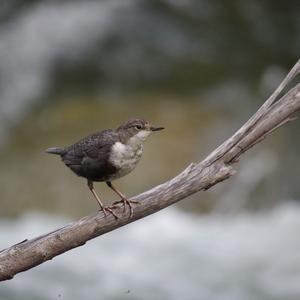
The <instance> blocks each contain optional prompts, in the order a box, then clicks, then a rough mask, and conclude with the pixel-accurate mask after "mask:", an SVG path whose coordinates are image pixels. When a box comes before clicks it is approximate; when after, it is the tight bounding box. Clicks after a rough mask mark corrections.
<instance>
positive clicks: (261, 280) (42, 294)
mask: <svg viewBox="0 0 300 300" xmlns="http://www.w3.org/2000/svg"><path fill="white" fill-rule="evenodd" d="M66 222H67V221H66V220H63V219H59V218H57V217H51V216H46V215H39V214H30V215H26V216H24V217H22V218H20V219H18V220H16V221H10V220H2V221H1V222H0V247H1V248H4V247H6V246H8V245H10V244H12V243H16V242H19V241H21V240H22V239H24V238H29V237H34V236H36V235H37V234H40V233H45V232H47V231H49V230H52V229H55V228H57V227H59V226H61V225H62V224H65V223H66ZM299 231H300V206H297V205H296V204H286V205H285V206H280V207H277V208H275V209H273V210H272V211H269V212H266V213H258V214H253V215H251V214H240V215H238V216H222V215H211V216H204V217H190V216H189V215H186V214H184V213H182V212H179V211H177V210H175V209H173V208H171V209H168V210H164V211H162V212H160V213H158V214H156V215H154V216H150V217H148V218H146V219H144V220H141V221H139V222H135V223H133V224H131V225H129V226H126V227H124V228H122V229H119V230H117V231H114V232H112V233H110V234H107V235H104V236H102V237H99V238H97V239H96V240H93V241H91V242H89V243H88V244H86V245H85V246H83V247H80V248H78V249H76V250H73V251H70V252H68V253H66V254H64V255H61V256H60V257H58V258H55V259H54V260H52V261H51V262H47V263H45V264H43V265H41V266H39V267H37V268H35V269H33V270H30V271H27V272H25V273H21V274H19V275H17V276H16V277H15V278H14V279H13V280H11V281H7V282H4V283H2V284H1V285H0V299H1V300H2V299H3V300H10V299H31V300H32V299H49V300H50V299H73V300H76V299H149V300H150V299H172V300H173V299H175V300H176V299H178V300H179V299H180V300H181V299H197V300H198V299H201V300H202V299H203V300H227V299H228V300H229V299H230V300H254V299H259V300H264V299H266V300H267V299H278V300H283V299H284V300H292V299H295V300H299V299H300V251H299V249H300V238H299Z"/></svg>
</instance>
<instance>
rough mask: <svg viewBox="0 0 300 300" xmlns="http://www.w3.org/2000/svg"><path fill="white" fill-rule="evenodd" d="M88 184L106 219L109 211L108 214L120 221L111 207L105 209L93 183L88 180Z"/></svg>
mask: <svg viewBox="0 0 300 300" xmlns="http://www.w3.org/2000/svg"><path fill="white" fill-rule="evenodd" d="M87 184H88V187H89V189H90V191H91V192H92V194H93V196H94V197H95V199H96V200H97V202H98V204H99V206H100V210H102V211H103V213H104V216H105V217H106V211H108V212H110V213H111V214H112V215H113V216H114V217H115V218H116V219H118V216H117V215H116V214H115V213H114V212H113V211H112V209H110V208H109V207H105V206H104V205H103V204H102V202H101V200H100V198H99V197H98V195H97V193H96V191H95V189H94V184H93V181H90V180H88V183H87Z"/></svg>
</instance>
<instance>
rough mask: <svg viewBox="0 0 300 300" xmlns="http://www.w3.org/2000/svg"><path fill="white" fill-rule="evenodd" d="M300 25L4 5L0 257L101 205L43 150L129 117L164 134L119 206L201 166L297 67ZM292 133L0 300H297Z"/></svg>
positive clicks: (248, 5) (122, 9)
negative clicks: (214, 182) (218, 180)
mask: <svg viewBox="0 0 300 300" xmlns="http://www.w3.org/2000/svg"><path fill="white" fill-rule="evenodd" d="M299 14H300V6H299V2H298V1H293V0H291V1H276V2H275V1H269V0H263V1H258V0H243V1H240V0H234V1H217V0H210V1H202V0H139V1H137V0H122V1H121V0H109V1H108V0H107V1H74V0H68V1H67V0H64V1H63V0H60V1H56V0H52V1H50V0H49V1H46V0H31V1H28V0H27V1H25V0H2V1H1V2H0V166H1V168H0V201H1V202H0V204H1V210H0V249H3V248H6V247H8V246H10V245H11V244H13V243H17V242H20V241H21V240H23V239H25V238H31V237H35V236H36V235H39V234H42V233H46V232H47V231H49V230H53V229H56V228H58V227H59V226H62V225H63V224H65V223H67V222H70V221H71V220H75V219H77V218H79V217H82V216H84V215H86V214H89V213H91V212H93V211H95V209H97V204H96V202H95V200H94V199H93V198H92V196H91V194H90V192H89V190H88V188H87V186H86V182H85V180H83V179H82V178H79V177H76V176H75V175H74V174H73V173H71V171H70V170H68V169H67V168H66V167H65V166H64V165H63V164H62V163H61V162H60V159H59V158H58V157H55V156H51V155H47V154H45V153H44V150H45V149H46V148H48V147H51V146H65V145H69V144H71V143H74V142H76V141H77V140H78V139H80V138H81V137H83V136H85V135H87V134H89V133H92V132H95V131H100V130H102V129H106V128H114V127H117V126H118V125H120V123H122V122H123V121H124V120H127V119H128V118H130V117H143V118H145V119H147V120H149V121H150V122H152V123H153V124H156V125H160V126H164V127H166V130H164V131H162V132H159V133H157V134H155V135H153V136H152V137H151V138H150V139H149V140H148V141H147V143H146V145H145V151H144V155H143V157H142V160H141V162H140V163H139V165H138V167H137V169H136V170H135V171H134V172H132V173H131V174H130V175H128V176H126V177H125V178H122V179H120V180H118V181H116V182H115V185H116V186H117V187H118V188H120V190H121V191H122V192H124V193H125V194H126V195H128V196H133V195H136V194H138V193H141V192H143V191H145V190H147V189H149V188H151V187H153V186H155V185H157V184H159V183H162V182H164V181H166V180H168V179H170V178H172V177H173V176H175V175H176V174H177V173H179V172H180V171H182V170H183V169H184V168H185V167H186V166H187V165H188V164H189V163H191V162H197V161H200V160H201V159H203V158H205V156H206V155H207V154H208V153H210V151H212V150H213V149H214V148H215V147H217V146H218V145H219V144H220V143H221V142H223V141H224V140H225V139H227V138H228V137H229V136H230V135H231V134H233V133H234V131H235V130H236V129H238V128H239V127H240V126H241V125H242V124H243V123H244V122H245V121H246V120H247V119H248V118H249V117H250V116H251V115H252V114H253V113H254V112H255V111H256V110H257V109H258V107H259V106H260V105H261V104H262V103H263V102H264V101H265V100H266V98H267V97H268V96H269V95H270V94H271V93H272V91H273V90H274V89H275V88H276V87H277V85H278V84H279V83H280V81H281V80H282V79H283V77H284V76H285V75H286V73H287V72H288V70H289V69H290V68H291V67H292V66H293V65H294V63H296V61H297V60H298V59H299V53H300V38H299V37H300V21H299V20H300V19H299ZM299 130H300V125H299V121H295V122H293V123H291V124H289V125H287V126H284V127H283V128H281V129H280V130H278V131H276V132H275V133H274V134H272V135H271V136H270V137H269V138H268V139H267V140H266V141H264V142H263V143H261V144H259V145H257V146H256V147H255V148H254V149H253V150H251V151H250V152H249V153H247V154H246V155H245V157H242V160H241V162H240V163H239V164H238V165H236V168H237V169H238V173H237V174H236V175H235V176H234V177H233V178H231V179H230V180H228V181H226V182H224V183H222V184H219V185H218V186H216V187H214V188H213V189H211V190H209V191H208V192H205V193H198V194H196V195H193V196H192V197H189V198H188V199H185V200H184V201H182V202H181V203H178V204H177V205H176V206H173V207H170V208H168V209H165V210H163V211H161V212H159V213H157V214H155V215H154V216H150V217H148V218H146V219H144V220H140V221H138V222H135V223H133V224H131V225H129V226H126V227H125V228H122V229H119V230H117V231H114V232H112V233H110V234H108V235H106V236H104V237H100V238H98V239H96V240H94V241H91V242H90V243H88V244H87V245H85V246H84V247H81V248H78V249H75V250H73V251H71V252H68V253H66V254H64V255H62V256H60V257H58V258H55V259H54V260H53V261H51V262H49V263H46V264H43V265H42V266H39V267H37V268H35V269H33V270H30V271H28V272H26V273H22V274H19V275H17V276H16V278H14V279H13V280H11V281H9V282H4V283H2V285H1V286H0V299H1V300H2V299H3V300H6V299H7V300H13V299H75V300H76V299H84V298H87V299H201V300H202V299H205V300H216V299H220V300H221V299H222V300H224V299H230V300H235V299H237V300H240V299H246V300H248V299H249V300H252V299H253V300H254V299H260V300H264V299H266V300H267V299H278V300H279V299H280V300H282V299H285V300H289V299H295V300H296V299H297V300H298V299H299V297H300V251H299V248H300V241H299V239H297V234H298V232H299V230H300V205H299V199H300V185H299V175H300V164H299V159H300V158H299V152H300V142H299V139H298V137H299ZM95 186H96V190H97V191H98V193H99V194H101V195H102V198H104V199H105V200H104V202H105V203H106V204H109V203H111V202H113V201H114V200H116V197H115V195H114V194H113V193H112V192H111V191H110V190H109V189H108V188H107V187H106V186H105V185H104V184H102V183H98V184H96V185H95ZM158 231H159V232H160V233H161V234H160V235H159V236H157V232H158Z"/></svg>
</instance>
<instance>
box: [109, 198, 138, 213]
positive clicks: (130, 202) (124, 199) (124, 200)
mask: <svg viewBox="0 0 300 300" xmlns="http://www.w3.org/2000/svg"><path fill="white" fill-rule="evenodd" d="M119 203H122V204H123V208H124V211H125V210H126V205H128V206H129V209H130V217H132V216H133V207H132V205H131V204H138V203H139V202H138V201H135V200H128V199H126V198H122V200H120V201H117V202H114V203H113V204H112V206H111V207H112V208H116V205H118V204H119Z"/></svg>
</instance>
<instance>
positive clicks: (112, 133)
mask: <svg viewBox="0 0 300 300" xmlns="http://www.w3.org/2000/svg"><path fill="white" fill-rule="evenodd" d="M162 129H164V128H163V127H155V126H151V125H150V124H149V123H148V122H147V121H145V120H143V119H131V120H129V121H127V122H124V123H123V124H122V125H121V126H119V127H118V128H117V129H107V130H103V131H101V132H97V133H94V134H91V135H89V136H87V137H85V138H83V139H81V140H80V141H78V142H77V143H75V144H73V145H71V146H68V147H64V148H60V147H53V148H48V149H47V150H46V152H47V153H52V154H57V155H60V157H61V159H62V161H63V162H64V163H65V165H66V166H67V167H69V168H70V169H71V170H72V171H73V172H74V173H75V174H77V175H78V176H81V177H85V178H86V179H87V184H88V187H89V189H90V190H91V192H92V194H93V195H94V197H95V198H96V200H97V201H98V203H99V205H100V209H101V210H103V212H104V215H106V213H105V211H108V212H110V213H111V214H112V215H113V216H114V217H115V218H118V217H117V215H116V214H115V213H114V212H113V210H112V208H111V207H104V206H103V204H102V202H101V200H100V198H99V197H98V195H97V194H96V191H95V190H94V186H93V182H94V181H105V182H106V184H107V185H108V186H109V187H110V188H111V189H112V190H113V191H114V192H115V193H117V194H118V195H119V196H120V197H121V202H123V205H124V208H126V204H127V205H128V206H129V208H130V216H132V214H133V209H132V205H131V203H134V202H133V201H129V200H128V199H127V198H126V197H125V196H124V195H123V194H122V193H121V192H120V191H118V190H117V189H116V188H115V187H114V186H113V185H112V183H111V181H112V180H114V179H118V178H120V177H123V176H125V175H127V174H128V173H130V172H131V171H132V170H133V169H134V168H135V167H136V165H137V163H138V162H139V160H140V158H141V156H142V153H143V143H144V141H145V140H146V138H147V137H148V136H149V135H150V134H151V133H152V132H153V131H158V130H162ZM119 202H120V201H119Z"/></svg>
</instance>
